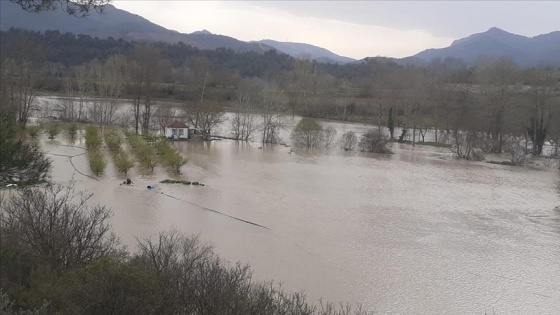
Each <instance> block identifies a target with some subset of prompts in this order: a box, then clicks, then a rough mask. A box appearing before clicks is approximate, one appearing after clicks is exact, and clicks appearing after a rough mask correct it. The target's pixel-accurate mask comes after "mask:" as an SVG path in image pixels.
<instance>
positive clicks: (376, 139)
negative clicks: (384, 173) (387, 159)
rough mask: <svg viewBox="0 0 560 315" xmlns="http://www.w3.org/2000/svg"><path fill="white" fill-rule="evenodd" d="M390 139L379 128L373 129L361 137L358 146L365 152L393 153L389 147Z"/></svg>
mask: <svg viewBox="0 0 560 315" xmlns="http://www.w3.org/2000/svg"><path fill="white" fill-rule="evenodd" d="M389 143H390V139H389V137H387V136H386V135H385V134H383V133H382V132H379V131H378V130H377V129H371V130H369V131H368V132H366V133H365V134H363V135H362V136H361V137H360V142H359V143H358V147H359V148H360V150H361V151H363V152H371V153H385V154H387V153H392V151H391V150H390V149H389Z"/></svg>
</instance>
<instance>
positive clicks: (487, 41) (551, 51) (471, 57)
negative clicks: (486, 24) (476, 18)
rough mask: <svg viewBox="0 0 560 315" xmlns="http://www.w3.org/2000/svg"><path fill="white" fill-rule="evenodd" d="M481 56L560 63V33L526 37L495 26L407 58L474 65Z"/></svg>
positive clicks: (525, 62) (526, 63) (527, 63)
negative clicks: (451, 61)
mask: <svg viewBox="0 0 560 315" xmlns="http://www.w3.org/2000/svg"><path fill="white" fill-rule="evenodd" d="M480 56H488V57H502V56H506V57H511V58H512V59H513V60H515V61H516V62H517V63H518V64H519V65H520V66H522V67H529V66H535V65H537V64H539V63H547V64H552V65H556V66H560V32H558V31H557V32H552V33H549V34H544V35H539V36H535V37H525V36H521V35H516V34H512V33H508V32H506V31H504V30H501V29H499V28H495V27H494V28H491V29H489V30H488V31H486V32H484V33H478V34H473V35H471V36H468V37H465V38H462V39H458V40H456V41H454V42H453V43H452V44H451V45H450V46H449V47H446V48H440V49H428V50H425V51H423V52H420V53H418V54H416V55H414V56H412V57H409V58H405V59H404V60H406V61H410V60H411V59H418V60H421V61H424V62H429V61H431V60H432V59H434V58H446V57H454V58H459V59H462V60H464V61H465V62H466V63H467V64H472V63H473V62H474V61H475V60H476V59H477V58H479V57H480Z"/></svg>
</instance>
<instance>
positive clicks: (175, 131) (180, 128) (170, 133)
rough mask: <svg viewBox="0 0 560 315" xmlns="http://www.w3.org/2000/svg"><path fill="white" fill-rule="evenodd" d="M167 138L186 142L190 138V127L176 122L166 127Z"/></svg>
mask: <svg viewBox="0 0 560 315" xmlns="http://www.w3.org/2000/svg"><path fill="white" fill-rule="evenodd" d="M165 136H166V137H167V138H169V139H172V140H179V139H184V140H186V139H188V138H189V127H188V126H187V125H185V124H183V123H182V122H180V121H176V120H175V121H173V122H170V123H168V124H167V125H165Z"/></svg>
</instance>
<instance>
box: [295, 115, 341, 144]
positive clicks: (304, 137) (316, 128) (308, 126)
mask: <svg viewBox="0 0 560 315" xmlns="http://www.w3.org/2000/svg"><path fill="white" fill-rule="evenodd" d="M335 136H336V130H335V129H334V128H332V127H327V128H323V126H322V125H321V124H320V123H319V122H317V121H316V120H314V119H310V118H302V119H301V120H300V121H299V123H298V124H297V125H296V127H295V128H294V130H293V131H292V134H291V136H290V138H291V139H292V142H293V144H294V145H296V146H303V147H307V148H318V147H325V148H326V147H329V146H330V145H331V144H332V143H333V142H334V138H335Z"/></svg>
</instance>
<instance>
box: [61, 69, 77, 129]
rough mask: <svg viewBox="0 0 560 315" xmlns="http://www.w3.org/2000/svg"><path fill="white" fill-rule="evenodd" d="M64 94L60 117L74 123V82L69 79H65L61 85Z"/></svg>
mask: <svg viewBox="0 0 560 315" xmlns="http://www.w3.org/2000/svg"><path fill="white" fill-rule="evenodd" d="M63 87H64V92H65V93H66V97H65V98H64V99H63V100H62V104H61V105H62V117H63V118H64V119H66V120H69V121H74V114H75V108H74V105H75V104H74V103H75V101H74V95H73V94H74V81H73V80H71V79H65V80H64V83H63Z"/></svg>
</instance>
